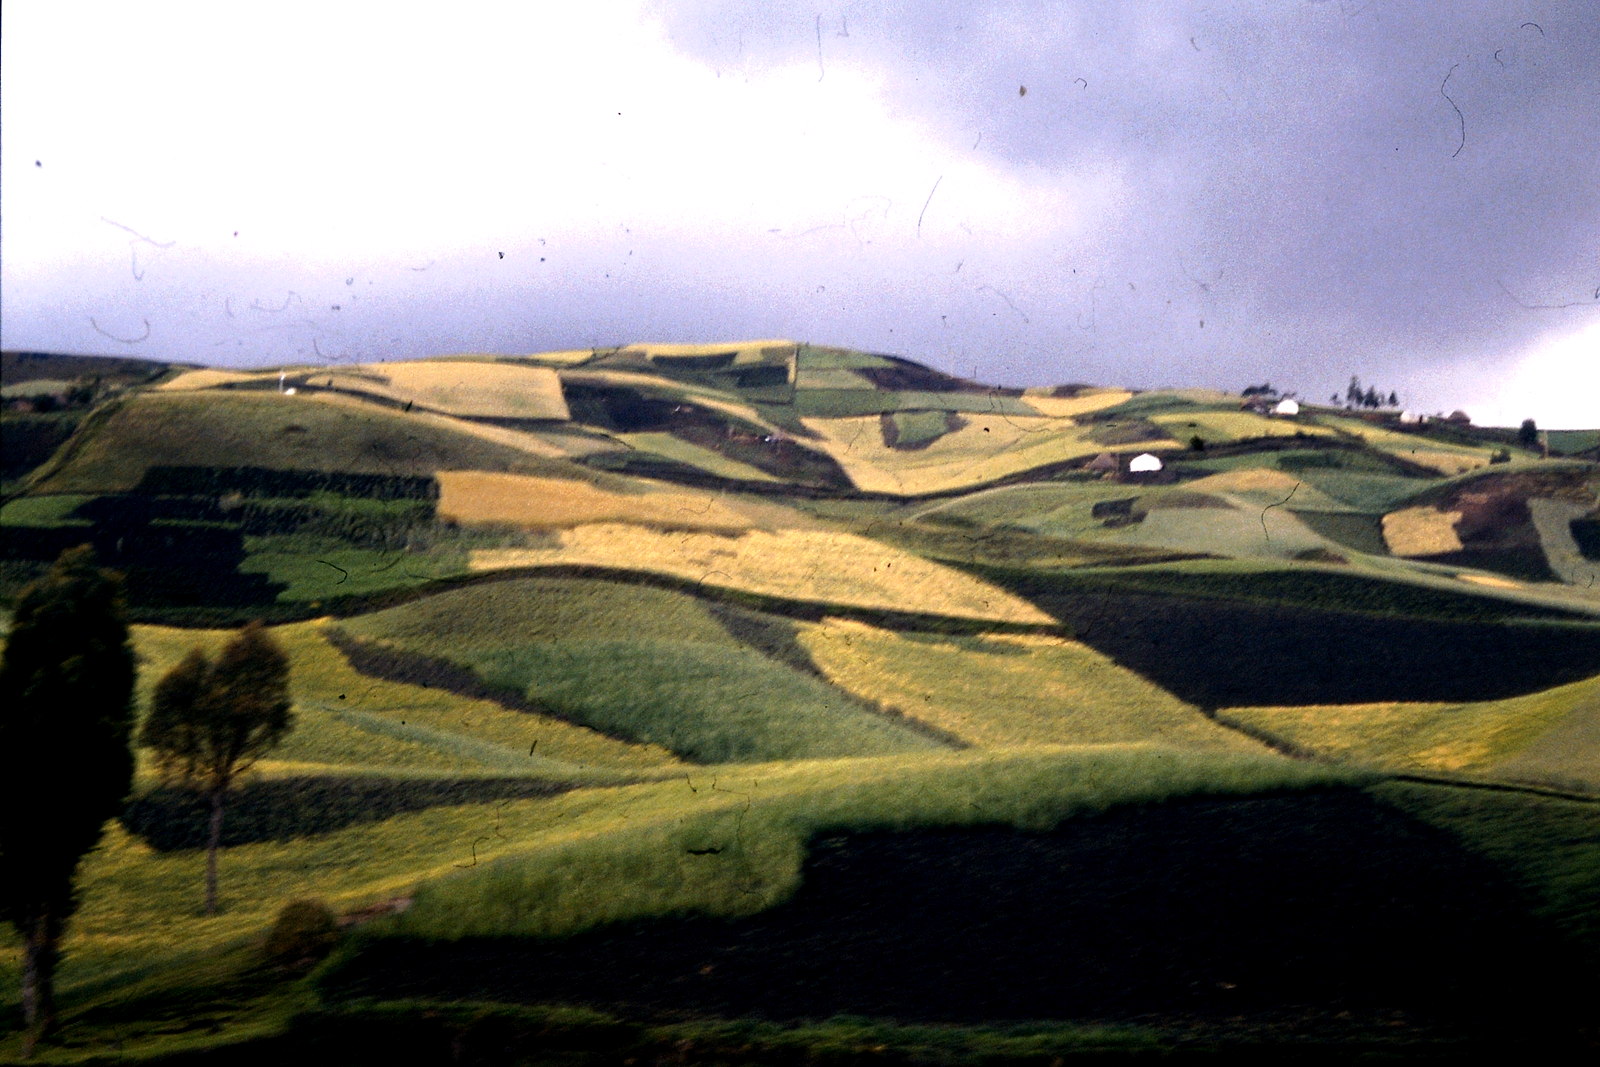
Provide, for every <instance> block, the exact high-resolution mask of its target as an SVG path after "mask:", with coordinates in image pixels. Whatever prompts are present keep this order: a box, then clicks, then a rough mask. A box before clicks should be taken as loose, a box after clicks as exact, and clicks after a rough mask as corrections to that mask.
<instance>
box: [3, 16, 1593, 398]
mask: <svg viewBox="0 0 1600 1067" xmlns="http://www.w3.org/2000/svg"><path fill="white" fill-rule="evenodd" d="M0 18H3V26H0V52H3V56H0V316H3V317H0V323H3V326H0V344H3V346H4V347H5V348H6V349H8V350H9V349H26V350H34V351H61V352H75V353H100V354H107V355H126V356H141V357H146V358H156V359H169V360H179V361H188V362H196V363H205V364H212V365H229V366H268V365H279V364H284V363H312V364H317V365H322V364H329V363H337V362H369V361H378V360H386V359H410V358H418V357H422V356H428V355H437V354H443V353H449V352H504V353H513V354H515V353H528V352H537V351H545V350H552V349H566V348H583V347H590V346H599V345H613V344H622V343H627V342H633V341H704V342H712V341H722V340H736V339H749V338H767V337H772V338H790V339H794V340H802V341H811V342H813V343H817V344H832V345H845V346H850V347H856V348H862V349H866V350H869V351H876V352H887V353H894V354H899V355H904V356H908V357H910V358H913V359H916V360H919V361H921V362H924V363H927V364H929V365H932V366H935V367H938V368H940V369H942V370H946V371H950V372H952V373H956V374H961V375H964V376H969V377H975V378H978V379H980V380H983V381H985V382H989V383H993V384H999V385H1008V386H1026V385H1045V384H1063V383H1068V382H1088V383H1093V384H1104V385H1123V386H1132V387H1138V388H1156V387H1166V386H1208V387H1215V388H1222V389H1228V390H1232V391H1237V390H1239V389H1241V388H1243V387H1244V386H1246V385H1251V384H1259V383H1264V382H1270V383H1271V384H1273V385H1274V386H1276V387H1278V388H1279V389H1282V390H1294V391H1297V392H1298V393H1299V394H1300V395H1301V396H1302V397H1305V398H1308V399H1311V400H1326V399H1328V398H1329V397H1330V395H1332V394H1335V393H1337V394H1339V395H1341V396H1342V395H1343V393H1344V390H1345V387H1346V385H1347V384H1348V382H1349V380H1350V378H1351V377H1352V376H1355V377H1359V378H1360V380H1361V382H1362V384H1363V385H1368V384H1370V385H1375V386H1377V387H1378V388H1379V390H1380V391H1382V392H1385V393H1387V392H1389V391H1391V390H1392V391H1395V392H1397V393H1398V394H1399V396H1400V398H1401V400H1402V402H1403V404H1404V406H1406V407H1408V408H1412V409H1415V410H1419V411H1426V412H1433V411H1445V412H1448V411H1450V410H1453V409H1456V408H1462V409H1465V410H1466V411H1468V412H1469V414H1471V415H1472V416H1473V417H1474V419H1475V421H1477V422H1479V423H1485V424H1498V425H1516V424H1517V423H1519V422H1520V421H1521V420H1522V419H1523V418H1530V417H1531V418H1534V419H1536V421H1537V422H1538V424H1539V425H1540V426H1542V427H1546V428H1556V427H1564V426H1565V427H1580V426H1581V427H1594V426H1597V425H1600V18H1597V17H1596V12H1595V7H1594V3H1593V0H1565V2H1563V0H1528V2H1515V3H1513V2H1505V0H1499V2H1492V3H1491V2H1473V0H1459V2H1458V0H1452V2H1451V3H1448V4H1444V3H1438V2H1437V0H1412V2H1401V0H1320V2H1318V0H1273V2H1270V3H1267V2H1259V3H1227V2H1219V0H1205V2H1189V0H1164V2H1160V3H1155V2H1139V3H1134V2H1129V3H1114V2H1110V0H1078V2H1071V0H942V2H928V3H912V2H906V0H901V2H898V3H887V2H876V0H814V2H810V3H798V2H791V0H769V2H763V3H753V2H735V0H676V2H665V0H585V2H584V3H582V4H555V3H536V2H530V3H515V4H513V3H472V2H468V0H462V2H455V3H450V4H444V3H427V4H421V3H406V2H385V3H363V2H354V0H347V2H341V3H325V2H323V3H295V2H274V3H270V4H266V3H254V2H249V0H238V2H231V3H227V4H216V3H199V4H178V3H160V2H141V3H137V4H129V3H126V2H120V3H105V4H100V3H72V2H54V0H9V2H8V3H7V4H5V5H4V8H3V15H0Z"/></svg>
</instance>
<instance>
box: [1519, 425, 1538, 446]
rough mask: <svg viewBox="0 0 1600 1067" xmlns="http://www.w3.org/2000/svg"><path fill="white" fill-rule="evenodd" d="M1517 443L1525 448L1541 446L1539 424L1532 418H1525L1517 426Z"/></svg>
mask: <svg viewBox="0 0 1600 1067" xmlns="http://www.w3.org/2000/svg"><path fill="white" fill-rule="evenodd" d="M1517 444H1519V445H1521V446H1522V447H1523V448H1538V447H1539V426H1538V424H1537V423H1535V422H1534V421H1533V420H1532V419H1523V420H1522V425H1521V426H1520V427H1518V428H1517Z"/></svg>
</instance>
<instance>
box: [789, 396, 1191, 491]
mask: <svg viewBox="0 0 1600 1067" xmlns="http://www.w3.org/2000/svg"><path fill="white" fill-rule="evenodd" d="M962 418H963V419H965V420H966V425H965V426H963V427H962V428H961V429H959V430H956V431H954V432H952V433H947V434H945V435H943V436H942V437H940V438H938V439H937V440H936V441H934V442H933V443H932V444H931V445H929V446H928V447H927V448H924V449H918V450H916V451H907V452H901V451H896V450H895V449H892V448H889V447H887V446H885V445H884V443H883V431H882V429H881V426H880V422H879V419H878V416H876V415H868V416H862V417H855V418H840V419H804V420H802V421H803V422H804V424H805V426H806V427H807V428H808V429H810V430H811V431H813V432H814V433H816V434H819V435H820V436H821V437H822V439H823V440H822V442H821V443H822V446H823V448H824V449H825V450H826V451H827V452H828V454H829V455H831V456H832V457H833V458H834V460H835V461H837V462H838V464H839V465H840V466H841V467H843V468H844V471H845V473H846V474H848V475H849V476H850V480H851V481H852V482H854V483H855V484H856V486H857V488H860V489H864V490H868V491H871V492H880V493H901V494H905V495H907V496H915V495H920V494H923V493H936V492H942V491H945V490H950V489H961V488H965V487H967V486H976V485H982V484H984V483H985V482H991V481H994V480H996V479H998V478H1003V477H1005V476H1007V475H1010V474H1016V473H1018V472H1020V471H1025V470H1029V469H1031V468H1033V467H1037V466H1041V465H1042V464H1046V463H1058V462H1061V461H1063V460H1068V459H1074V458H1077V457H1079V456H1088V455H1094V454H1096V453H1099V452H1102V451H1104V450H1105V448H1106V446H1104V445H1100V444H1096V443H1095V442H1093V441H1090V440H1089V439H1088V436H1087V433H1086V431H1084V430H1083V429H1082V428H1081V427H1078V426H1076V425H1074V424H1073V422H1072V420H1071V419H1057V418H1045V417H1043V416H1020V415H963V416H962ZM1171 444H1172V442H1170V441H1166V442H1143V443H1134V444H1128V445H1117V446H1115V447H1114V448H1113V449H1112V451H1116V452H1129V451H1143V450H1144V449H1145V447H1147V446H1151V447H1159V446H1160V445H1166V446H1168V447H1170V446H1171Z"/></svg>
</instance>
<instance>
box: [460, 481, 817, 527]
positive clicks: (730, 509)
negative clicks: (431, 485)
mask: <svg viewBox="0 0 1600 1067" xmlns="http://www.w3.org/2000/svg"><path fill="white" fill-rule="evenodd" d="M437 478H438V480H439V517H440V518H442V519H448V520H451V521H454V522H458V523H461V524H463V525H473V524H494V525H513V526H521V527H523V528H526V529H558V528H563V527H569V526H581V525H583V524H585V523H604V522H632V523H643V524H647V525H655V526H666V527H671V528H674V529H695V530H722V531H741V530H748V529H750V528H751V527H752V526H755V525H756V524H757V522H756V519H755V517H754V515H753V514H752V512H753V511H755V510H757V509H754V508H752V509H749V510H746V509H742V508H740V507H738V506H736V505H732V504H729V503H727V502H725V500H724V499H723V498H722V497H720V496H717V495H715V494H711V493H694V492H687V491H675V490H668V489H654V488H651V489H647V490H645V491H642V492H637V493H623V492H614V491H611V490H608V489H602V488H600V487H599V486H596V485H594V484H593V483H591V482H582V481H575V480H573V479H570V478H539V477H533V476H530V475H523V474H496V473H493V472H490V471H440V472H439V473H438V475H437ZM764 513H765V514H764V517H765V518H767V519H768V520H769V521H770V520H771V519H773V518H778V517H782V516H792V515H793V513H792V512H790V511H789V510H788V509H785V508H781V507H778V506H775V505H773V506H768V507H767V508H766V509H764Z"/></svg>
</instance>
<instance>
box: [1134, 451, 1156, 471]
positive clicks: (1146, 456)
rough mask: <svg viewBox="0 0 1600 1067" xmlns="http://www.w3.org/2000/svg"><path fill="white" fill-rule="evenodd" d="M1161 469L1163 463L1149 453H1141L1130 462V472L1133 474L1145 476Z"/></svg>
mask: <svg viewBox="0 0 1600 1067" xmlns="http://www.w3.org/2000/svg"><path fill="white" fill-rule="evenodd" d="M1160 469H1161V461H1160V460H1159V459H1157V458H1156V457H1155V456H1152V455H1151V454H1150V453H1148V452H1141V453H1140V454H1139V455H1137V456H1134V457H1133V459H1132V460H1130V461H1129V462H1128V471H1129V473H1131V474H1143V473H1147V472H1149V471H1158V470H1160Z"/></svg>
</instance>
